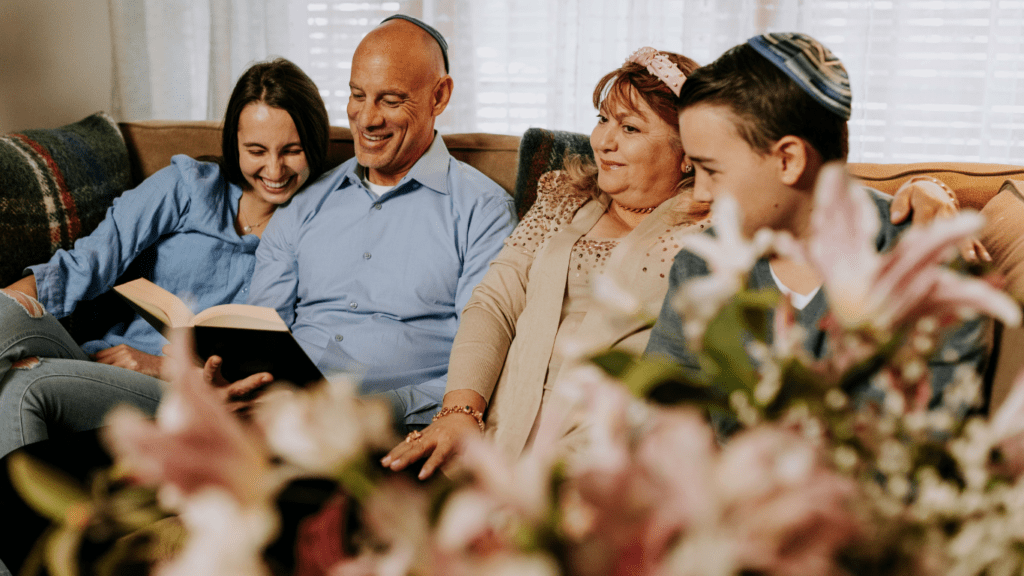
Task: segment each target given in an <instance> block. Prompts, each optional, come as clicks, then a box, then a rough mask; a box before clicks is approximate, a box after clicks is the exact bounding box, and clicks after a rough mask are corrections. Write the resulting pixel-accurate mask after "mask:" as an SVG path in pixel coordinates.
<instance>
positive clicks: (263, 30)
mask: <svg viewBox="0 0 1024 576" xmlns="http://www.w3.org/2000/svg"><path fill="white" fill-rule="evenodd" d="M108 2H109V6H110V21H111V29H112V33H113V47H114V63H113V67H114V85H113V96H114V98H113V101H114V110H113V113H114V115H115V117H117V118H118V119H120V120H144V119H167V120H201V119H210V120H219V119H221V118H222V117H223V114H224V107H225V106H226V105H227V101H228V97H229V96H230V94H231V89H232V88H233V87H234V83H235V80H236V79H237V78H238V76H239V75H240V74H241V73H242V71H244V70H245V68H246V67H247V66H248V65H249V64H250V63H252V62H254V61H257V60H262V59H265V58H267V57H268V56H271V55H275V56H278V55H279V56H285V57H287V58H290V59H292V60H294V61H295V62H296V63H297V64H299V65H300V66H302V65H304V64H306V54H307V50H305V49H304V48H305V47H304V36H305V27H306V24H305V14H304V13H303V11H302V10H301V9H302V6H301V5H299V4H298V3H289V2H282V1H275V0H108Z"/></svg>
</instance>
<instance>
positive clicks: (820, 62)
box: [747, 32, 853, 120]
mask: <svg viewBox="0 0 1024 576" xmlns="http://www.w3.org/2000/svg"><path fill="white" fill-rule="evenodd" d="M747 44H750V46H751V47H753V48H754V50H757V52H758V53H759V54H760V55H762V56H764V57H765V58H767V59H768V61H769V62H771V63H772V64H774V65H775V66H776V67H777V68H779V69H780V70H782V71H783V72H785V73H786V75H787V76H789V77H790V78H792V79H793V80H794V81H795V82H796V83H797V84H798V85H799V86H800V87H801V88H803V90H804V91H805V92H807V93H808V94H810V95H811V97H813V98H814V99H815V100H817V101H818V102H820V103H821V105H822V106H824V107H825V108H828V109H829V110H831V111H832V112H835V113H836V114H838V115H839V116H841V117H842V118H844V119H846V120H849V119H850V103H851V102H852V101H853V95H852V93H851V91H850V78H849V76H847V75H846V68H844V67H843V63H842V62H840V61H839V58H836V57H835V55H834V54H832V52H831V51H830V50H829V49H828V48H826V47H825V46H823V45H822V44H821V42H818V41H817V40H815V39H814V38H811V37H810V36H808V35H806V34H800V33H799V32H772V33H769V34H762V35H760V36H754V37H753V38H751V39H750V40H747Z"/></svg>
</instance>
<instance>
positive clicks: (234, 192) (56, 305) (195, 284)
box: [26, 155, 260, 354]
mask: <svg viewBox="0 0 1024 576" xmlns="http://www.w3.org/2000/svg"><path fill="white" fill-rule="evenodd" d="M241 196H242V189H241V188H239V187H238V186H236V185H234V184H229V183H228V182H227V181H226V180H225V179H224V178H223V176H222V175H221V171H220V167H219V166H218V165H216V164H212V163H208V162H198V161H196V160H193V159H192V158H189V157H188V156H184V155H178V156H175V157H174V158H172V159H171V165H170V166H168V167H166V168H164V169H162V170H160V171H159V172H157V173H156V174H153V175H152V176H150V177H149V178H147V179H146V180H145V181H144V182H142V184H140V185H139V186H138V187H137V188H135V189H133V190H128V191H127V192H125V193H124V194H122V195H121V197H119V198H117V199H115V200H114V203H113V205H112V206H111V207H110V208H109V209H108V210H107V215H106V217H105V218H104V219H103V221H102V222H100V224H99V226H98V227H97V228H96V230H94V231H93V232H92V233H91V234H89V235H88V236H85V237H83V238H80V239H78V240H77V241H76V242H75V246H74V248H73V249H71V250H58V251H57V253H56V254H54V255H53V257H52V258H50V261H49V262H47V263H46V264H39V265H36V266H30V267H28V268H27V269H26V272H28V271H31V272H32V274H34V275H35V278H36V289H37V291H38V293H39V301H40V302H41V303H42V304H43V306H45V307H46V309H47V311H49V312H50V313H51V314H53V315H54V316H56V317H57V318H61V317H64V316H67V315H68V314H70V313H71V312H72V311H73V310H74V309H75V305H76V304H78V302H80V301H82V300H89V299H92V298H95V297H96V296H99V295H100V294H102V293H104V292H106V291H107V290H109V289H110V288H111V287H113V286H114V283H115V282H116V281H117V278H118V277H119V276H121V274H123V273H124V272H125V271H126V270H127V269H128V266H129V265H131V264H133V265H134V266H135V267H136V268H137V269H138V271H139V272H141V274H142V276H144V277H146V278H148V279H150V280H151V281H153V282H154V283H155V284H157V285H159V286H161V287H162V288H165V289H166V290H168V291H170V292H172V293H174V294H176V295H177V296H178V297H179V298H181V299H182V300H184V301H185V302H186V303H187V304H188V305H189V306H190V307H191V308H192V311H193V312H198V311H201V310H204V309H206V308H209V307H210V306H215V305H217V304H226V303H229V302H230V303H242V302H245V300H246V298H247V296H248V288H249V281H250V280H251V279H252V273H253V268H254V267H255V263H256V256H255V254H256V247H257V246H258V245H259V242H260V239H259V238H258V237H257V236H254V235H251V234H250V235H246V236H242V237H239V235H238V233H237V232H235V228H234V222H235V217H236V214H237V212H238V201H239V199H240V198H241ZM166 343H167V340H165V339H164V337H163V336H161V335H160V333H159V332H157V331H156V330H155V329H154V328H153V327H151V326H150V325H149V324H148V323H146V321H145V320H143V319H142V318H140V317H139V316H135V317H134V318H133V319H132V320H131V321H130V322H129V323H127V324H118V325H116V326H114V327H113V328H111V329H110V330H109V332H107V333H106V334H105V335H104V337H103V339H102V340H99V341H93V342H89V343H87V344H85V345H83V346H82V349H83V350H84V351H85V352H86V353H89V354H91V353H95V352H96V351H98V350H101V349H103V348H108V347H110V346H116V345H117V344H128V345H129V346H133V347H135V348H138V349H139V350H142V351H144V352H148V353H150V354H159V353H160V349H161V348H162V347H163V346H164V345H165V344H166Z"/></svg>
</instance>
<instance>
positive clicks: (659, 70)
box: [626, 46, 686, 96]
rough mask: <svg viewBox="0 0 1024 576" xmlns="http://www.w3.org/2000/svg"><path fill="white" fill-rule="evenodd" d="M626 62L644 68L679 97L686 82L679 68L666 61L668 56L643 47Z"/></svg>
mask: <svg viewBox="0 0 1024 576" xmlns="http://www.w3.org/2000/svg"><path fill="white" fill-rule="evenodd" d="M626 62H632V63H634V64H639V65H641V66H646V67H647V71H648V72H650V73H651V74H653V75H655V76H656V77H657V78H658V79H659V80H661V81H662V82H664V83H665V85H666V86H668V88H669V90H671V91H672V93H673V94H675V95H676V96H679V91H680V90H682V88H683V82H685V81H686V75H685V74H683V72H682V71H681V70H680V69H679V66H676V65H675V63H674V62H672V61H671V60H669V59H668V56H665V55H664V54H659V53H658V51H657V50H655V49H654V48H651V47H650V46H644V47H643V48H640V49H639V50H637V51H636V52H633V53H632V54H631V55H630V56H629V58H626Z"/></svg>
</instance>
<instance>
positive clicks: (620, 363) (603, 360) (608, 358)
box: [590, 350, 635, 378]
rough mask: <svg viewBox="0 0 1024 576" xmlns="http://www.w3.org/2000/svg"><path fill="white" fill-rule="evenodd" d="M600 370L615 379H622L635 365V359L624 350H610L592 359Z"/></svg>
mask: <svg viewBox="0 0 1024 576" xmlns="http://www.w3.org/2000/svg"><path fill="white" fill-rule="evenodd" d="M590 361H591V362H593V363H594V364H597V366H598V367H599V368H601V369H602V370H604V371H605V373H606V374H608V375H609V376H611V377H613V378H622V375H623V374H624V373H625V372H626V370H628V369H629V367H630V366H632V365H633V362H634V361H635V359H634V358H633V355H632V354H630V353H629V352H623V351H622V350H608V351H606V352H602V353H601V354H598V355H597V356H594V357H592V358H591V359H590Z"/></svg>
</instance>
